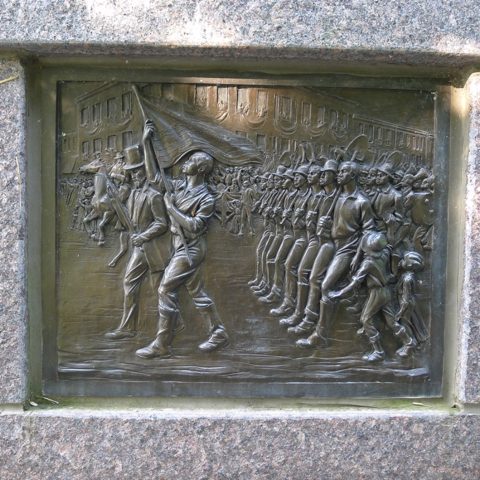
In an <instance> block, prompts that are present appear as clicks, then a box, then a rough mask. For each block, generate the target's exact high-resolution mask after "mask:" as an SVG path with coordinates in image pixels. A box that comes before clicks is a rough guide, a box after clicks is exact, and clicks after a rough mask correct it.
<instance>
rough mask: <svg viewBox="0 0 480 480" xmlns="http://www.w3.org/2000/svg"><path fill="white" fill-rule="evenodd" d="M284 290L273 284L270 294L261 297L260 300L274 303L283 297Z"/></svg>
mask: <svg viewBox="0 0 480 480" xmlns="http://www.w3.org/2000/svg"><path fill="white" fill-rule="evenodd" d="M281 295H282V292H281V290H280V289H279V288H278V287H275V286H273V287H272V290H270V293H269V294H268V295H264V296H263V297H260V298H259V299H258V300H259V301H260V302H262V303H266V304H269V303H274V302H278V300H280V299H281Z"/></svg>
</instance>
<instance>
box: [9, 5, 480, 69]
mask: <svg viewBox="0 0 480 480" xmlns="http://www.w3.org/2000/svg"><path fill="white" fill-rule="evenodd" d="M107 46H108V48H107ZM0 48H3V49H12V48H13V49H17V50H19V51H21V52H37V53H43V54H53V53H63V54H69V55H78V54H91V55H94V54H99V55H111V54H113V53H116V54H119V55H120V54H132V55H143V56H145V55H159V54H161V55H166V56H169V55H188V56H190V57H192V56H199V55H201V56H202V55H203V56H208V57H250V56H254V57H256V58H261V57H264V58H265V59H271V58H275V57H277V58H286V57H290V58H298V57H299V56H301V57H307V58H308V57H311V58H318V59H321V60H322V61H334V62H356V63H361V62H375V61H377V62H378V61H381V62H382V63H384V64H385V65H386V64H405V63H409V64H415V63H417V64H419V65H425V62H427V63H428V62H430V63H431V64H432V65H441V64H447V65H451V66H452V65H467V64H469V63H471V62H472V61H474V60H475V59H476V61H477V62H478V59H479V58H480V16H479V15H478V2H476V1H474V0H452V1H450V2H443V1H440V0H434V1H429V2H423V1H420V0H401V1H398V2H394V3H392V2H372V1H370V0H349V1H344V2H333V1H328V0H322V1H312V0H309V1H303V2H298V1H296V0H275V1H274V0H266V1H259V0H176V1H172V0H152V1H148V2H146V1H144V0H131V1H129V2H118V1H116V0H78V1H75V2H73V1H64V0H37V1H35V2H29V1H26V0H20V1H18V0H5V1H3V2H2V8H1V9H0ZM405 52H408V56H406V55H405ZM407 58H408V60H407ZM377 65H378V63H377Z"/></svg>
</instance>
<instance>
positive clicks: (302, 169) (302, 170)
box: [293, 165, 310, 177]
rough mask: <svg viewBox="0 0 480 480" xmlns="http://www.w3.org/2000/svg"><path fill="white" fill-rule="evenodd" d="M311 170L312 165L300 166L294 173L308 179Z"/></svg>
mask: <svg viewBox="0 0 480 480" xmlns="http://www.w3.org/2000/svg"><path fill="white" fill-rule="evenodd" d="M309 169H310V165H300V166H299V167H298V168H297V169H296V170H295V171H294V172H293V173H294V174H295V173H299V174H300V175H303V176H304V177H307V176H308V171H309Z"/></svg>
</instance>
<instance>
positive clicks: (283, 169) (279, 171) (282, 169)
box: [273, 165, 287, 177]
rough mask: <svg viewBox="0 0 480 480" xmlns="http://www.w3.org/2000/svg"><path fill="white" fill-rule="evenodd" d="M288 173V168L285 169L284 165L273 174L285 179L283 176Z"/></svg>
mask: <svg viewBox="0 0 480 480" xmlns="http://www.w3.org/2000/svg"><path fill="white" fill-rule="evenodd" d="M286 171H287V167H285V166H284V165H279V166H278V167H277V171H276V172H273V175H275V176H277V177H283V174H284V173H285V172H286Z"/></svg>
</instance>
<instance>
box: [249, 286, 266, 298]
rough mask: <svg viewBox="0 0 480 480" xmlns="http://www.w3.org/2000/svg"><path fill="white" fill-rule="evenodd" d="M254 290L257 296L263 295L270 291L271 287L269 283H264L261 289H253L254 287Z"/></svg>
mask: <svg viewBox="0 0 480 480" xmlns="http://www.w3.org/2000/svg"><path fill="white" fill-rule="evenodd" d="M252 291H253V293H254V295H256V296H257V297H263V296H265V295H267V294H268V293H269V292H270V287H269V286H268V284H267V283H265V285H263V286H262V288H261V289H259V290H253V289H252Z"/></svg>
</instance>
